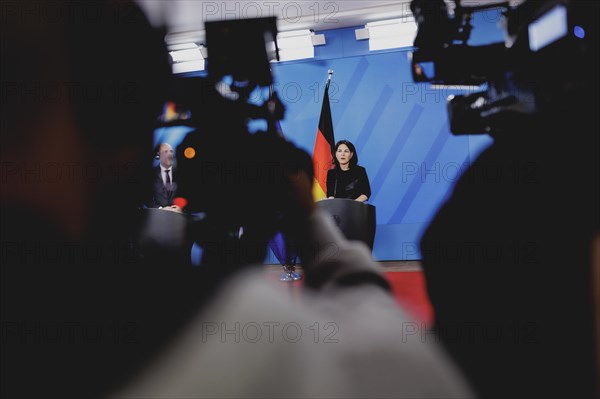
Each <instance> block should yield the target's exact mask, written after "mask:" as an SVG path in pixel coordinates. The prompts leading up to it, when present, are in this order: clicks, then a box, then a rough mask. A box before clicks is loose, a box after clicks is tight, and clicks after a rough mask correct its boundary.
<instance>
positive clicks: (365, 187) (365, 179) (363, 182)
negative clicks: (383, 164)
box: [358, 167, 371, 198]
mask: <svg viewBox="0 0 600 399" xmlns="http://www.w3.org/2000/svg"><path fill="white" fill-rule="evenodd" d="M358 184H359V188H360V193H361V194H364V195H366V196H367V197H368V198H371V184H370V183H369V176H367V170H366V169H365V168H362V167H361V168H360V177H359V183H358Z"/></svg>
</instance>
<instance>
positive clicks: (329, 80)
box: [325, 69, 333, 90]
mask: <svg viewBox="0 0 600 399" xmlns="http://www.w3.org/2000/svg"><path fill="white" fill-rule="evenodd" d="M327 75H328V76H327V86H326V88H325V90H327V89H329V84H330V83H331V77H332V76H333V69H330V70H328V71H327Z"/></svg>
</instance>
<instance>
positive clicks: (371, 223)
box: [317, 198, 377, 251]
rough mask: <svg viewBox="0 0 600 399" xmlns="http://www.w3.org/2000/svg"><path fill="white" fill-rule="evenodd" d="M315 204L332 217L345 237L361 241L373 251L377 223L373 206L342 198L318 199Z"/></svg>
mask: <svg viewBox="0 0 600 399" xmlns="http://www.w3.org/2000/svg"><path fill="white" fill-rule="evenodd" d="M317 206H318V207H319V208H320V209H323V210H325V211H326V212H328V213H329V214H330V215H331V216H332V217H333V220H334V222H335V224H336V225H337V226H338V227H339V229H340V230H341V231H342V233H343V234H344V236H345V237H346V238H348V239H349V240H356V241H362V242H364V243H365V244H367V245H368V246H369V248H371V251H373V243H374V241H375V226H376V225H377V224H376V214H375V206H373V205H371V204H366V203H364V202H359V201H354V200H351V199H344V198H333V199H327V200H322V201H318V202H317Z"/></svg>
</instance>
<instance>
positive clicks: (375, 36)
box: [355, 18, 417, 51]
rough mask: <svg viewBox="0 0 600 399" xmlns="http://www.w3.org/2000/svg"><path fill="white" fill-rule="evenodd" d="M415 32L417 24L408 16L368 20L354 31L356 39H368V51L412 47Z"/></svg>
mask: <svg viewBox="0 0 600 399" xmlns="http://www.w3.org/2000/svg"><path fill="white" fill-rule="evenodd" d="M416 34H417V24H416V23H415V21H414V20H412V19H410V18H397V19H389V20H386V21H376V22H369V23H368V24H366V25H365V27H364V29H357V30H356V31H355V36H356V40H366V39H368V40H369V50H370V51H375V50H386V49H392V48H401V47H412V46H413V43H414V40H415V36H416Z"/></svg>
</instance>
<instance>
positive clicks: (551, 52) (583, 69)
mask: <svg viewBox="0 0 600 399" xmlns="http://www.w3.org/2000/svg"><path fill="white" fill-rule="evenodd" d="M447 3H448V2H445V1H443V0H439V1H427V0H414V1H413V2H412V3H411V10H412V11H413V14H414V16H415V19H416V21H417V23H418V26H419V31H418V34H417V37H416V39H415V47H417V50H416V51H415V52H414V53H413V58H412V73H413V79H414V81H415V82H430V83H433V84H438V85H451V86H455V87H456V86H479V87H480V89H481V91H478V92H476V93H473V94H470V95H464V96H453V97H451V98H449V99H448V100H449V101H448V112H449V119H450V130H451V131H452V133H453V134H457V135H460V134H481V133H489V134H498V133H502V132H506V131H507V130H508V131H510V130H512V129H513V128H514V127H515V126H516V125H518V124H522V123H523V122H533V123H535V121H536V120H538V119H540V118H547V117H548V116H552V115H554V114H555V112H556V111H557V110H561V111H565V107H569V106H576V107H581V106H582V105H585V104H583V103H584V102H585V99H586V98H587V97H588V96H589V93H588V87H589V83H590V80H591V79H597V77H595V76H596V75H597V73H596V72H595V67H594V65H596V66H597V65H598V63H597V51H596V49H597V28H596V27H595V22H594V21H593V19H592V18H593V17H592V15H595V12H593V10H594V9H595V7H594V5H593V4H589V2H577V1H568V0H547V1H525V2H524V3H522V4H521V5H519V6H518V7H512V6H510V4H509V3H508V2H506V3H496V4H487V5H485V4H484V5H481V6H476V7H467V6H462V5H461V3H460V1H458V2H456V4H455V7H454V10H449V9H448V6H447ZM492 8H500V9H501V10H502V16H503V21H502V25H503V29H504V36H505V40H504V42H499V43H493V44H489V45H485V46H469V45H468V44H467V41H468V39H469V36H470V33H471V29H472V26H471V19H472V16H473V14H474V13H476V12H479V11H483V10H486V9H492Z"/></svg>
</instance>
